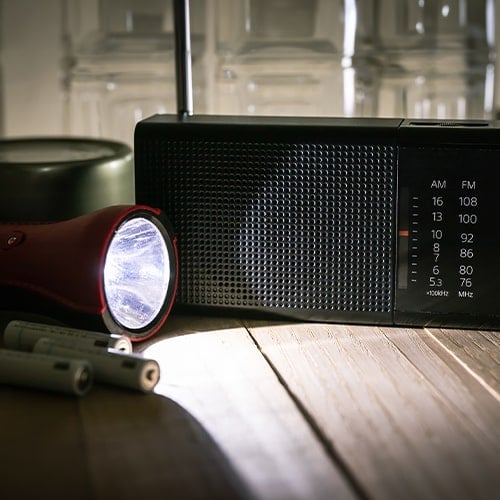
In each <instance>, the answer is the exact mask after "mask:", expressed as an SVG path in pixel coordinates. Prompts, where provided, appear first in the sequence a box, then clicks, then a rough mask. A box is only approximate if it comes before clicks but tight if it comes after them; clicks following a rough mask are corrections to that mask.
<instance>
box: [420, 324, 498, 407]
mask: <svg viewBox="0 0 500 500" xmlns="http://www.w3.org/2000/svg"><path fill="white" fill-rule="evenodd" d="M427 333H428V334H429V335H430V336H431V337H432V338H433V339H434V340H435V341H436V342H438V343H439V344H440V345H441V347H443V348H444V349H445V350H446V351H447V352H448V353H449V354H450V355H451V356H453V357H454V358H455V360H456V361H457V362H458V363H460V364H461V365H462V366H463V367H464V368H465V369H466V370H467V371H468V372H469V373H470V374H471V375H473V376H474V377H475V378H476V380H477V381H478V382H479V383H480V384H481V385H483V387H484V388H485V389H486V390H487V391H488V392H490V393H491V395H492V396H493V397H494V398H495V399H497V401H500V369H499V366H500V332H492V331H485V330H455V329H441V328H429V329H428V330H427Z"/></svg>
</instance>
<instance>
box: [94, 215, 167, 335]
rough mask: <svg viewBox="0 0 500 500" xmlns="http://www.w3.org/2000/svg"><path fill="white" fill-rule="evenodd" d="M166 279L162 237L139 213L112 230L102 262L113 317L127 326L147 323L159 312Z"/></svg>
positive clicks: (165, 256)
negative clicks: (103, 261) (112, 233)
mask: <svg viewBox="0 0 500 500" xmlns="http://www.w3.org/2000/svg"><path fill="white" fill-rule="evenodd" d="M169 282H170V262H169V254H168V250H167V246H166V244H165V238H164V236H163V235H162V234H161V232H160V230H159V229H158V227H157V226H155V225H154V224H153V223H152V222H151V221H150V220H148V219H145V218H143V217H136V218H132V219H128V220H126V221H125V222H123V223H122V224H121V225H120V226H119V227H118V229H117V231H116V232H115V234H114V236H113V239H112V240H111V242H110V244H109V248H108V252H107V254H106V260H105V264H104V294H105V297H106V302H107V304H108V308H109V312H110V314H111V316H112V317H113V319H114V320H115V321H116V322H117V323H118V324H120V325H122V326H123V327H124V328H126V329H127V330H129V329H131V330H139V329H142V328H145V327H146V326H148V325H149V324H150V323H151V322H152V321H153V320H154V319H155V318H156V316H157V315H158V314H159V313H160V311H161V309H162V307H163V305H164V303H165V299H166V296H167V291H168V287H169Z"/></svg>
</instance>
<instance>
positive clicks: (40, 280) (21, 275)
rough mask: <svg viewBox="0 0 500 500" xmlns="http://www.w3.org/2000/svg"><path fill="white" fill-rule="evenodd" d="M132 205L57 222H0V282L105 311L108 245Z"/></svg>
mask: <svg viewBox="0 0 500 500" xmlns="http://www.w3.org/2000/svg"><path fill="white" fill-rule="evenodd" d="M134 209H135V207H134V206H128V205H118V206H112V207H107V208H104V209H101V210H98V211H96V212H92V213H90V214H85V215H81V216H79V217H76V218H74V219H70V220H65V221H60V222H54V223H30V224H29V223H28V224H16V223H1V224H0V287H5V288H10V287H14V288H17V289H21V290H26V291H28V292H30V293H34V294H36V295H40V296H42V297H44V298H45V299H48V300H49V301H51V302H55V303H57V304H60V305H61V306H63V307H65V308H70V309H73V310H74V311H77V312H81V313H86V314H91V315H101V314H102V313H103V312H104V310H105V309H106V304H105V299H104V296H103V289H102V269H103V266H104V259H105V257H106V251H107V247H108V245H109V241H110V240H111V238H112V235H113V232H114V230H115V229H116V227H117V225H118V224H119V222H120V220H121V218H122V217H123V216H125V215H127V214H128V213H129V212H131V211H133V210H134Z"/></svg>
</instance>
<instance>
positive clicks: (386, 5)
mask: <svg viewBox="0 0 500 500" xmlns="http://www.w3.org/2000/svg"><path fill="white" fill-rule="evenodd" d="M368 1H369V0H359V3H360V6H361V7H362V6H363V5H364V4H365V3H367V2H368ZM374 18H375V20H376V27H377V39H376V44H377V47H378V48H377V54H378V56H377V62H378V64H379V66H380V88H379V99H378V102H379V109H378V115H379V116H404V117H412V118H438V119H444V118H450V119H454V118H457V119H459V118H477V119H481V118H485V119H488V118H492V117H493V115H494V93H495V0H380V1H379V3H378V6H377V8H376V10H375V13H374Z"/></svg>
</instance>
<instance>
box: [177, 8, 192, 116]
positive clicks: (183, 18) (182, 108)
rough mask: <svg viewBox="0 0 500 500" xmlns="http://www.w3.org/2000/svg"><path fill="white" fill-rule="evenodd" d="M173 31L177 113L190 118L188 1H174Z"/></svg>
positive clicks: (190, 87)
mask: <svg viewBox="0 0 500 500" xmlns="http://www.w3.org/2000/svg"><path fill="white" fill-rule="evenodd" d="M174 31H175V77H176V93H177V113H178V114H179V116H186V115H188V116H190V115H192V114H193V73H192V69H191V28H190V22H189V0H174Z"/></svg>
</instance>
